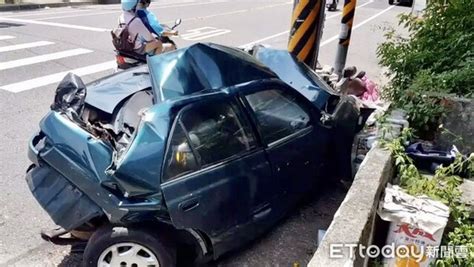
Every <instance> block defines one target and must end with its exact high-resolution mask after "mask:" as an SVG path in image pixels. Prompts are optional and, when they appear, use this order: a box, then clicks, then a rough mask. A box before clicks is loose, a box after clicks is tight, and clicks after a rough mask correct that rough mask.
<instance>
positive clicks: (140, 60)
mask: <svg viewBox="0 0 474 267" xmlns="http://www.w3.org/2000/svg"><path fill="white" fill-rule="evenodd" d="M180 24H181V19H176V21H175V22H174V25H173V26H172V27H170V26H168V25H166V24H161V27H163V29H164V30H165V31H172V30H174V29H175V28H176V27H178V25H180ZM156 38H157V39H158V40H160V41H161V42H162V43H163V44H172V45H173V47H174V49H173V50H176V49H177V48H178V47H177V45H176V43H175V42H174V41H173V40H172V39H171V38H170V37H168V36H157V37H156ZM115 61H116V62H117V71H120V70H126V69H128V68H132V67H136V66H139V65H142V64H145V63H146V55H140V54H137V53H133V52H125V51H119V50H115Z"/></svg>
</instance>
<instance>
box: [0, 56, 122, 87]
mask: <svg viewBox="0 0 474 267" xmlns="http://www.w3.org/2000/svg"><path fill="white" fill-rule="evenodd" d="M116 64H117V63H116V62H115V61H107V62H104V63H100V64H96V65H91V66H86V67H82V68H78V69H73V70H68V71H63V72H58V73H55V74H51V75H46V76H42V77H39V78H34V79H31V80H26V81H22V82H17V83H12V84H8V85H3V86H0V89H2V90H6V91H9V92H13V93H19V92H22V91H26V90H30V89H34V88H38V87H41V86H45V85H48V84H52V83H57V82H59V81H61V80H62V79H63V78H64V76H66V74H68V73H69V72H72V73H74V74H76V75H79V76H85V75H89V74H93V73H97V72H101V71H106V70H110V69H113V68H115V67H116Z"/></svg>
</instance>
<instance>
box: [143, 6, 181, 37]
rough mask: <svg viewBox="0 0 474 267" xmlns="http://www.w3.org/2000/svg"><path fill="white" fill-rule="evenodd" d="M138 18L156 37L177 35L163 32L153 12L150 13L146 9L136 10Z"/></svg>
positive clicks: (175, 32) (174, 32)
mask: <svg viewBox="0 0 474 267" xmlns="http://www.w3.org/2000/svg"><path fill="white" fill-rule="evenodd" d="M137 14H138V16H139V17H140V18H141V19H142V21H143V22H144V23H145V25H146V26H147V27H148V28H149V30H150V31H151V32H153V33H154V34H156V35H158V36H172V35H178V32H177V31H165V30H164V29H163V27H161V25H160V22H159V21H158V19H157V18H156V16H155V14H153V12H150V11H148V10H146V9H142V10H138V11H137Z"/></svg>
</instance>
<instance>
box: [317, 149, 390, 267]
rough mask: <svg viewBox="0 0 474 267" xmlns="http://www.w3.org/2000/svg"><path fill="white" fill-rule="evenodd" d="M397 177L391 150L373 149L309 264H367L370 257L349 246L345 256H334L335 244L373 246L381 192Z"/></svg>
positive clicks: (318, 266)
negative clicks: (362, 256) (333, 246)
mask: <svg viewBox="0 0 474 267" xmlns="http://www.w3.org/2000/svg"><path fill="white" fill-rule="evenodd" d="M392 176H393V160H392V156H391V154H390V152H389V151H387V150H385V149H382V148H380V147H379V146H377V147H375V148H373V149H372V150H371V151H369V153H368V154H367V156H366V157H365V159H364V161H363V162H362V164H361V166H360V168H359V171H358V173H357V174H356V177H355V179H354V182H353V184H352V186H351V188H350V189H349V192H348V193H347V195H346V198H345V199H344V201H343V203H342V204H341V206H340V207H339V209H338V210H337V212H336V214H335V215H334V219H333V222H332V223H331V225H330V226H329V229H328V230H327V232H326V234H325V236H324V239H323V240H322V242H321V244H320V246H319V247H318V250H317V251H316V253H315V254H314V256H313V258H312V259H311V261H310V263H309V264H308V266H311V267H321V266H324V267H333V266H334V267H346V266H364V265H366V263H367V262H366V259H363V258H360V257H359V256H358V254H357V253H355V251H356V249H355V248H354V249H353V250H352V253H351V254H353V255H355V256H356V257H353V258H351V257H349V255H350V252H351V251H349V249H343V257H342V258H331V257H330V246H331V244H359V245H365V246H369V245H370V244H371V243H372V236H373V228H374V221H375V218H376V210H377V205H378V203H379V199H380V197H381V194H382V192H383V190H384V188H385V186H386V184H387V182H388V181H389V179H391V177H392Z"/></svg>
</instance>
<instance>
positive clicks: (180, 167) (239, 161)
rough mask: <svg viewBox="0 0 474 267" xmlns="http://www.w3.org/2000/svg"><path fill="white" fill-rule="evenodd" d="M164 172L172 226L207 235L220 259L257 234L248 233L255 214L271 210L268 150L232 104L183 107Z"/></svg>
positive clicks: (271, 193) (271, 191)
mask: <svg viewBox="0 0 474 267" xmlns="http://www.w3.org/2000/svg"><path fill="white" fill-rule="evenodd" d="M163 169H164V172H163V176H162V190H163V193H164V197H165V201H166V205H167V207H168V211H169V213H170V216H171V220H172V221H173V224H174V226H175V227H177V228H178V229H184V228H193V229H198V230H200V231H202V232H205V233H206V234H207V235H208V236H209V237H210V238H211V239H212V242H213V244H214V246H215V247H214V250H215V253H216V254H217V255H218V254H219V253H220V252H221V251H225V250H228V249H230V248H232V247H235V246H237V245H238V244H239V243H241V242H243V240H245V239H250V238H251V237H252V236H253V235H249V232H248V231H250V229H251V228H252V222H253V221H254V219H255V218H254V214H253V211H254V210H256V209H257V208H261V209H262V211H264V208H262V207H268V208H269V207H270V205H269V204H268V202H269V199H271V198H272V196H273V195H274V193H275V191H274V190H273V188H272V184H271V180H270V179H271V169H270V165H269V163H268V162H267V160H266V157H265V152H264V150H263V148H261V147H260V146H258V145H257V142H256V138H255V136H254V133H253V132H252V129H251V127H250V125H249V123H248V121H247V119H246V118H245V117H244V115H243V114H242V112H241V111H240V107H239V104H238V102H237V101H233V100H232V101H227V100H224V99H221V100H218V101H217V100H216V101H211V102H207V103H199V104H194V105H190V106H189V105H188V106H186V107H185V108H183V109H182V110H181V111H180V112H179V115H178V116H177V119H176V121H175V122H174V126H173V129H172V134H171V135H170V140H169V144H168V148H167V152H166V160H165V164H164V168H163ZM267 213H268V212H267ZM236 240H239V241H238V242H236Z"/></svg>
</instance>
